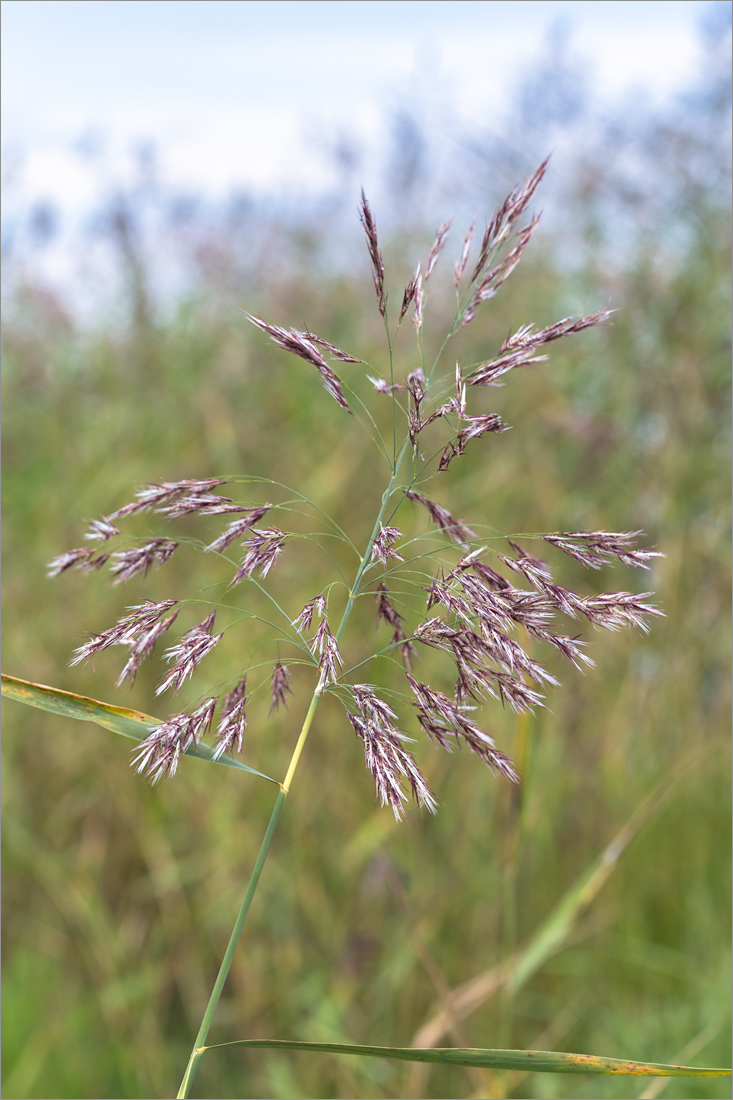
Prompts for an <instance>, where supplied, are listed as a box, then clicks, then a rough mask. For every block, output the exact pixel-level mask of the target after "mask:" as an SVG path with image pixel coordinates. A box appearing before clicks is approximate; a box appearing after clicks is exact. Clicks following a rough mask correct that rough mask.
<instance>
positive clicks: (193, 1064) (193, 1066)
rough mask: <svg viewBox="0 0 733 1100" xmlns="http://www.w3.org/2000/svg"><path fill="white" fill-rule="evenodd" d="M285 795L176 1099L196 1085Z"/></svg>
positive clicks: (267, 835)
mask: <svg viewBox="0 0 733 1100" xmlns="http://www.w3.org/2000/svg"><path fill="white" fill-rule="evenodd" d="M286 795H287V791H286V790H285V789H284V788H283V787H281V788H280V790H279V791H278V795H277V798H276V799H275V805H274V806H273V808H272V814H271V815H270V823H269V825H268V826H267V832H266V833H265V837H264V840H263V841H262V846H261V847H260V853H259V855H258V856H257V862H256V863H255V865H254V870H253V871H252V874H251V876H250V880H249V885H248V886H247V893H246V894H245V895H244V901H243V902H242V907H241V909H240V910H239V915H238V916H237V920H236V922H235V925H234V928H233V929H232V934H231V936H230V937H229V946H228V947H227V949H226V952H225V954H224V958H223V959H222V963H221V966H220V967H219V973H218V974H217V977H216V981H215V983H214V988H213V989H212V991H211V997H210V998H209V1003H208V1005H207V1006H206V1012H205V1013H204V1018H203V1020H202V1021H201V1027H200V1028H199V1033H198V1035H197V1036H196V1041H195V1043H194V1044H193V1050H192V1051H191V1057H190V1058H189V1059H188V1065H187V1066H186V1072H185V1073H184V1075H183V1080H182V1081H181V1087H180V1089H179V1090H178V1094H177V1098H176V1100H182V1097H187V1096H189V1095H190V1092H191V1085H192V1084H193V1079H194V1077H195V1075H196V1070H197V1069H198V1064H199V1061H200V1059H201V1055H202V1054H203V1053H204V1049H205V1044H206V1039H207V1036H208V1034H209V1028H210V1027H211V1021H212V1020H213V1018H214V1013H215V1012H216V1008H217V1005H218V1004H219V998H220V997H221V994H222V990H223V989H224V983H225V982H226V980H227V975H228V974H229V968H230V966H231V965H232V959H233V958H234V952H235V951H236V949H237V944H238V943H239V937H240V936H241V934H242V929H243V928H244V922H245V921H246V919H247V913H248V912H249V907H250V905H251V904H252V899H253V897H254V896H255V890H256V889H257V884H258V883H259V881H260V875H261V874H262V868H263V867H264V865H265V860H266V859H267V853H268V852H269V851H270V845H271V844H272V838H273V836H274V835H275V829H276V828H277V823H278V820H279V818H280V813H281V811H282V808H283V805H284V804H285V797H286Z"/></svg>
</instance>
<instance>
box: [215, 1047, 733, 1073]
mask: <svg viewBox="0 0 733 1100" xmlns="http://www.w3.org/2000/svg"><path fill="white" fill-rule="evenodd" d="M232 1046H241V1047H252V1048H255V1047H256V1048H260V1049H264V1048H268V1049H278V1050H303V1051H310V1052H311V1053H314V1054H351V1055H360V1056H361V1057H365V1058H396V1059H399V1060H400V1061H404V1062H433V1063H435V1064H438V1065H449V1066H469V1067H472V1068H476V1069H503V1070H519V1071H521V1072H523V1073H587V1074H592V1075H596V1076H597V1075H603V1076H615V1077H726V1076H730V1073H731V1071H730V1070H729V1069H720V1068H710V1067H707V1068H706V1067H703V1068H698V1067H697V1066H674V1065H663V1064H660V1063H658V1062H638V1061H635V1060H634V1061H629V1060H627V1059H624V1058H605V1057H602V1056H600V1055H595V1054H568V1053H565V1052H562V1051H548V1050H485V1049H481V1048H473V1047H381V1046H380V1047H376V1046H365V1045H362V1044H356V1043H304V1042H298V1041H296V1040H293V1041H291V1040H288V1039H239V1040H237V1041H235V1042H232V1043H217V1044H215V1045H212V1046H207V1047H204V1048H203V1050H214V1049H218V1048H219V1047H232Z"/></svg>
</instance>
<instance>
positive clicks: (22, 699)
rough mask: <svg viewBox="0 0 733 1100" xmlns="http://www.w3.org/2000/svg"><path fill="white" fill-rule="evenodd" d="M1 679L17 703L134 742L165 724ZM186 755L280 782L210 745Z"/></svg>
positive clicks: (85, 699)
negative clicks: (216, 754)
mask: <svg viewBox="0 0 733 1100" xmlns="http://www.w3.org/2000/svg"><path fill="white" fill-rule="evenodd" d="M0 680H1V681H2V693H3V695H5V696H7V698H8V699H15V701H16V702H18V703H25V704H26V705H27V706H29V707H39V708H40V709H41V710H48V711H51V713H52V714H62V715H63V716H64V717H65V718H76V719H77V720H78V721H80V722H96V724H97V725H98V726H103V727H104V728H105V729H108V730H112V732H113V733H119V734H120V735H121V736H122V737H130V738H132V740H133V741H142V740H144V739H145V738H146V737H147V735H148V733H149V732H150V730H151V729H153V728H154V727H155V726H160V725H161V724H162V723H161V719H160V718H153V717H152V716H151V715H149V714H143V713H142V712H141V711H139V710H129V709H128V708H127V707H115V706H112V704H111V703H101V702H100V701H99V700H98V699H90V698H89V697H88V696H86V695H75V694H74V693H73V692H71V691H61V690H60V688H52V687H47V686H46V685H45V684H34V683H31V682H30V681H29V680H19V679H18V678H17V677H16V676H6V675H5V673H3V674H2V676H1V677H0ZM186 755H187V756H194V757H197V758H198V759H199V760H206V761H208V762H209V763H212V764H224V765H225V767H228V768H239V769H240V771H245V772H249V773H250V774H251V775H257V776H259V777H260V779H267V781H268V782H269V783H275V784H277V786H279V785H280V784H279V783H278V781H277V779H272V777H271V776H269V775H265V774H264V773H263V772H258V771H255V769H254V768H249V767H247V765H246V764H242V763H240V761H239V760H233V759H232V758H231V756H220V757H218V759H216V760H214V753H213V749H210V748H209V746H208V745H203V744H200V745H192V746H191V747H190V748H188V749H186Z"/></svg>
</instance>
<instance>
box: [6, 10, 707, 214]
mask: <svg viewBox="0 0 733 1100" xmlns="http://www.w3.org/2000/svg"><path fill="white" fill-rule="evenodd" d="M717 2H718V4H720V3H721V0H717ZM711 6H712V5H711V3H709V2H708V0H696V2H690V0H679V2H675V0H652V2H643V0H633V2H623V0H621V2H613V3H605V2H601V0H593V2H592V3H586V2H581V0H541V2H529V0H511V2H498V3H497V2H481V0H472V2H460V0H454V2H452V3H450V2H443V0H410V2H392V0H372V2H362V0H349V2H339V0H326V2H309V0H296V2H280V0H267V2H244V0H224V2H222V0H205V2H201V0H183V2H181V0H178V2H175V3H174V2H172V0H162V2H158V0H122V2H117V0H3V3H2V23H3V25H2V89H3V94H2V132H3V148H4V150H5V151H6V153H7V152H9V153H10V154H11V157H10V158H9V160H10V163H12V164H16V165H20V168H19V169H18V172H19V174H20V178H21V179H22V189H23V192H24V197H25V201H29V200H31V199H32V198H34V197H38V198H46V199H52V200H56V201H61V203H62V205H66V204H67V203H72V204H74V205H83V204H84V203H85V202H86V201H89V200H91V196H90V195H87V190H86V189H88V188H89V187H90V186H91V184H90V180H89V177H88V173H87V174H86V175H85V174H84V172H83V171H82V168H81V167H80V165H79V163H78V157H76V156H75V155H74V154H72V153H70V145H71V143H73V142H75V141H78V139H79V138H81V137H82V136H83V135H90V134H96V135H104V137H105V149H106V157H107V162H108V167H109V171H110V172H111V173H113V174H114V172H115V171H119V172H120V173H122V172H123V171H124V167H123V165H124V163H125V162H126V161H127V160H129V151H130V149H131V148H132V147H134V146H135V145H136V144H138V143H140V142H141V141H151V142H153V143H155V145H156V146H157V148H158V149H159V152H160V157H161V162H162V164H163V167H164V170H165V173H166V178H167V179H169V180H170V181H171V182H172V183H173V184H175V185H177V186H181V185H184V184H185V186H186V187H187V188H188V189H189V190H200V191H202V192H203V193H205V194H209V195H212V196H215V195H221V194H226V193H227V192H228V191H230V190H231V189H232V188H233V187H235V186H239V187H241V186H250V187H255V188H258V189H263V190H264V189H269V188H272V187H275V188H276V189H281V188H285V189H292V190H293V191H296V192H297V191H298V190H312V189H315V188H318V187H320V186H321V185H323V184H327V183H328V169H327V167H326V158H325V157H324V152H323V149H324V145H325V144H327V143H328V141H329V140H331V138H332V137H333V136H334V135H335V134H336V133H337V132H338V131H339V130H340V131H341V132H342V133H345V134H349V135H351V136H353V137H354V138H356V139H357V140H358V141H360V142H361V143H362V145H363V146H364V147H365V148H367V149H368V148H369V147H370V144H372V143H374V142H377V141H378V140H379V135H380V129H381V127H382V126H383V124H384V119H385V117H386V116H387V114H388V113H389V112H390V111H393V110H394V109H395V107H396V106H397V105H398V104H399V103H400V101H401V100H403V99H404V100H405V101H407V100H408V99H409V101H410V104H411V105H412V104H414V103H415V102H416V101H419V102H421V103H423V104H424V106H425V111H426V115H427V116H429V115H430V111H431V109H433V110H436V109H440V107H441V106H445V105H449V106H450V108H451V110H453V111H455V112H456V113H457V117H460V118H461V119H462V120H463V121H465V123H466V124H467V125H469V126H470V124H471V121H472V120H475V121H476V123H477V124H483V125H486V122H487V119H489V118H491V117H492V115H493V116H494V117H498V116H499V115H500V114H501V113H502V112H503V111H505V110H506V106H507V102H508V99H509V98H510V97H511V94H512V91H513V90H514V89H516V88H517V87H518V84H519V83H520V82H521V78H522V75H523V74H524V73H526V72H527V71H528V69H529V68H530V67H531V65H532V64H533V63H534V61H535V59H536V58H537V57H538V55H539V54H540V53H541V51H542V49H543V43H544V48H545V49H547V48H548V47H547V42H548V39H547V34H548V31H549V29H550V28H551V27H552V25H553V24H556V23H557V21H558V20H562V22H563V26H564V27H565V29H566V32H567V34H568V35H569V37H570V43H571V52H572V55H573V56H577V57H578V58H580V59H582V60H584V61H586V62H587V64H588V68H589V70H590V72H591V74H592V76H593V79H594V82H595V85H596V87H597V88H598V90H599V92H601V93H602V94H603V95H605V96H606V97H608V98H613V97H617V96H619V95H621V94H624V93H628V91H629V90H630V89H632V88H635V89H637V91H638V92H639V94H645V95H648V96H650V97H652V98H656V99H663V98H664V97H666V96H669V95H670V94H673V93H674V92H675V91H676V90H677V89H679V88H680V87H682V86H684V85H685V83H686V81H687V80H688V79H689V77H690V76H691V74H692V73H693V72H694V70H695V65H696V61H697V59H698V58H699V47H698V43H699V37H698V26H699V24H700V21H701V20H702V19H703V18H704V17H705V14H706V12H707V11H709V9H710V8H711ZM726 6H728V5H726ZM115 164H118V165H119V168H118V169H116V168H115ZM364 182H365V185H366V186H367V187H368V186H369V183H370V181H369V179H368V178H367V179H365V181H364Z"/></svg>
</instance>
